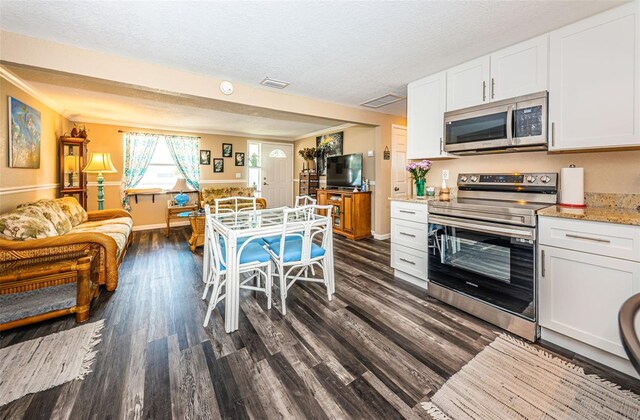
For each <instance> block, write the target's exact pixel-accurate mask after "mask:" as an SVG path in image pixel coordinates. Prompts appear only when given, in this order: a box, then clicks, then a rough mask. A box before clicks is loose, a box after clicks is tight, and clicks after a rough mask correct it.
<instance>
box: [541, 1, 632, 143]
mask: <svg viewBox="0 0 640 420" xmlns="http://www.w3.org/2000/svg"><path fill="white" fill-rule="evenodd" d="M638 8H639V6H638V3H637V2H633V3H631V4H628V5H625V6H622V7H618V8H616V9H613V10H610V11H608V12H605V13H601V14H599V15H596V16H593V17H591V18H588V19H585V20H582V21H580V22H578V23H575V24H573V25H569V26H565V27H564V28H561V29H559V30H557V31H554V32H552V33H551V35H550V44H549V46H550V56H549V64H550V67H549V122H550V124H549V127H550V133H549V136H550V139H551V140H550V149H551V150H572V149H590V148H599V147H616V146H637V145H640V30H639V22H638V18H639V13H638Z"/></svg>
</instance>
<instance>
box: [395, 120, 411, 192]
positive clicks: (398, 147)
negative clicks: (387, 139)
mask: <svg viewBox="0 0 640 420" xmlns="http://www.w3.org/2000/svg"><path fill="white" fill-rule="evenodd" d="M406 165H407V127H405V126H402V125H393V126H392V127H391V196H392V197H399V196H403V195H409V176H408V172H407V171H406V169H405V166H406Z"/></svg>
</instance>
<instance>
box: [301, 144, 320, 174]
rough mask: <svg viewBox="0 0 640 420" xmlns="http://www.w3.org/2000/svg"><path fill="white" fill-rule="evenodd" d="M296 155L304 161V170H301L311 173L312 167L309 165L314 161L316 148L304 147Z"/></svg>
mask: <svg viewBox="0 0 640 420" xmlns="http://www.w3.org/2000/svg"><path fill="white" fill-rule="evenodd" d="M298 154H299V155H300V157H301V158H302V159H304V163H305V166H306V168H303V169H304V170H305V171H311V169H312V168H313V166H312V165H311V163H312V162H313V161H314V160H315V159H316V148H315V147H305V148H304V149H301V150H299V151H298Z"/></svg>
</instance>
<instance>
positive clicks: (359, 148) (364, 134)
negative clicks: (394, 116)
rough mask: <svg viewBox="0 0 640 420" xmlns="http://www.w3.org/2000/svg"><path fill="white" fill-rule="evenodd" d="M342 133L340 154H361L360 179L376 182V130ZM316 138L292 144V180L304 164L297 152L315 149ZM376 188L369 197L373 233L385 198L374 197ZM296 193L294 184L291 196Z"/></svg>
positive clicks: (354, 129) (357, 128)
mask: <svg viewBox="0 0 640 420" xmlns="http://www.w3.org/2000/svg"><path fill="white" fill-rule="evenodd" d="M342 131H343V132H344V138H343V145H342V153H343V154H345V155H347V154H350V153H362V156H363V161H362V165H363V171H362V177H363V178H367V179H369V180H370V181H376V158H377V154H378V153H377V151H376V128H375V127H367V126H355V127H349V128H346V129H344V130H342ZM333 132H335V131H328V132H327V133H326V134H329V133H333ZM316 137H317V136H312V137H307V138H304V139H301V140H297V141H296V142H295V143H294V152H295V153H294V154H295V164H294V178H295V179H298V177H299V174H300V172H301V171H302V168H303V164H304V161H303V160H302V158H301V157H300V155H298V151H299V150H301V149H304V148H306V147H315V146H316ZM369 150H373V151H374V156H367V152H368V151H369ZM325 183H326V177H325V176H321V177H320V184H321V186H323V187H324V186H325V185H326V184H325ZM376 186H377V182H376V185H373V186H372V187H371V191H372V192H373V193H372V196H371V198H372V200H373V201H372V203H371V220H372V221H373V222H372V224H373V225H372V226H371V228H372V229H373V230H374V231H375V221H376V218H375V215H376V205H377V202H378V201H379V200H380V199H381V198H380V197H382V198H383V199H386V198H387V197H386V195H385V194H380V195H379V196H380V197H379V196H378V195H376ZM297 193H298V183H297V182H296V183H295V184H294V186H293V195H294V196H295V195H297Z"/></svg>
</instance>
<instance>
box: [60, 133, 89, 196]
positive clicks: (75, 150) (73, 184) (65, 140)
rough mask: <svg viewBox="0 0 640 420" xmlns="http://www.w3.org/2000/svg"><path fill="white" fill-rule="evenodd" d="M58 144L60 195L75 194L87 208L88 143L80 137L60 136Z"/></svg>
mask: <svg viewBox="0 0 640 420" xmlns="http://www.w3.org/2000/svg"><path fill="white" fill-rule="evenodd" d="M59 143H60V144H59V146H58V183H59V187H58V197H65V196H73V197H75V198H76V199H77V200H78V202H79V203H80V204H81V205H82V207H84V208H85V209H86V208H87V175H86V174H85V173H83V172H82V168H84V167H85V165H86V164H87V143H89V140H87V139H83V138H79V137H60V142H59Z"/></svg>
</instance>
